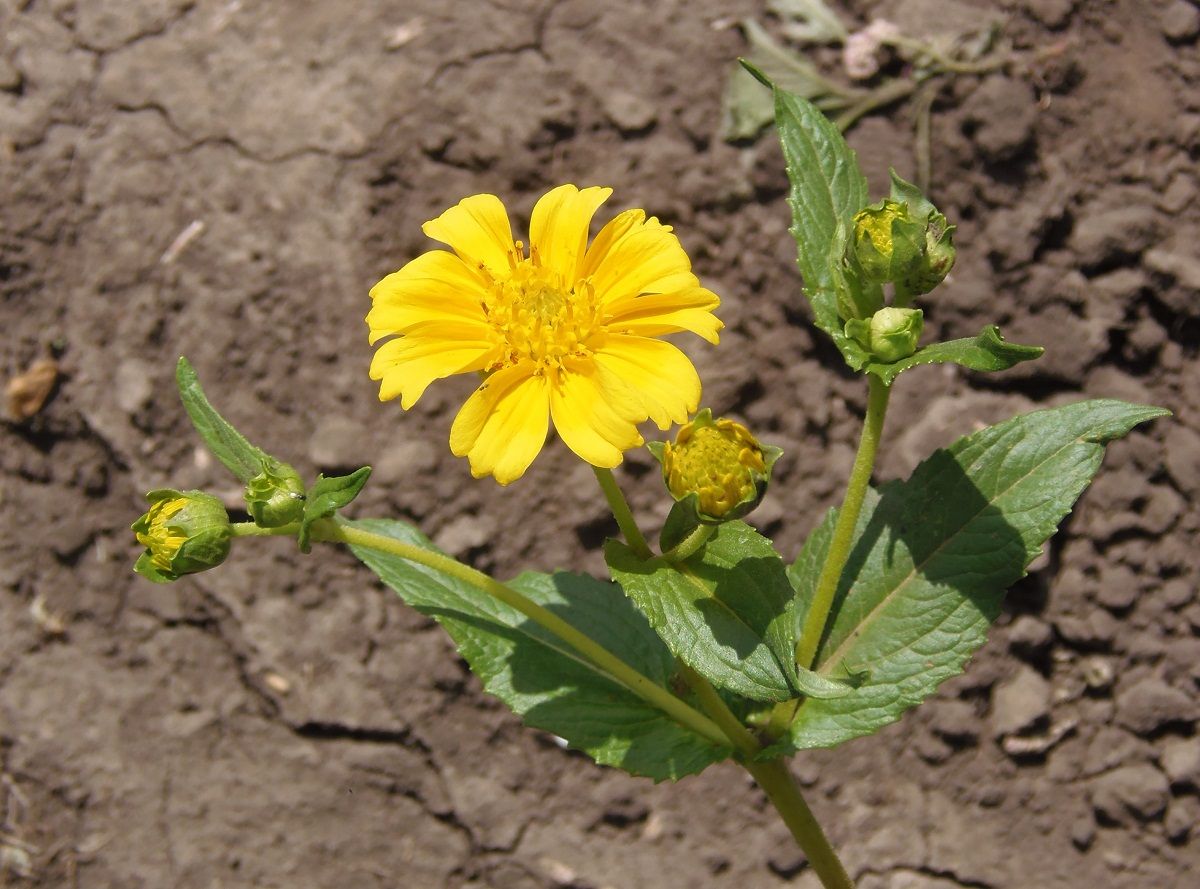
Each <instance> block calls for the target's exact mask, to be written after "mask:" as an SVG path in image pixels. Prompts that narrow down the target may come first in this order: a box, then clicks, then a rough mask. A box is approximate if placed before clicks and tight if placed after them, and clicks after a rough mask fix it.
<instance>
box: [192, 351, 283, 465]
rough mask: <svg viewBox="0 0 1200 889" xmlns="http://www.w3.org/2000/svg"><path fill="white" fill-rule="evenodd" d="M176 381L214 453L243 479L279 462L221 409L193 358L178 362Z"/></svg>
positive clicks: (196, 424)
mask: <svg viewBox="0 0 1200 889" xmlns="http://www.w3.org/2000/svg"><path fill="white" fill-rule="evenodd" d="M175 382H176V384H177V385H178V386H179V397H180V398H181V399H182V400H183V407H184V409H185V410H186V411H187V413H188V416H189V417H191V418H192V425H193V426H195V427H196V431H197V432H199V433H200V437H201V438H203V439H204V442H205V444H207V445H208V448H209V450H211V451H212V453H213V456H214V457H216V458H217V459H218V460H220V461H221V462H222V463H223V464H225V467H226V468H227V469H228V470H229V471H230V472H232V473H233V474H234V475H236V476H237V477H238V478H239V479H241V480H242V481H243V482H248V481H250V479H252V478H254V476H256V475H258V474H259V473H260V472H262V471H263V468H264V467H266V466H271V465H274V464H275V463H277V462H278V461H277V460H275V458H274V457H272V456H270V455H269V454H267V453H266V452H264V451H262V450H260V449H259V448H256V447H255V446H254V445H252V444H250V442H248V441H246V438H245V437H244V436H243V435H242V434H241V433H240V432H238V431H237V430H236V429H234V428H233V426H231V425H230V423H229V421H228V420H226V419H225V418H224V417H222V416H221V415H220V414H219V413H217V410H216V408H214V407H213V406H212V404H210V403H209V400H208V398H207V397H206V396H205V394H204V389H202V388H201V386H200V378H199V377H198V376H196V371H195V369H194V368H193V367H192V365H191V362H189V361H188V360H187V359H186V358H183V357H181V358H180V359H179V363H178V364H176V365H175Z"/></svg>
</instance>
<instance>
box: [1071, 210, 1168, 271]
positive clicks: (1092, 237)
mask: <svg viewBox="0 0 1200 889" xmlns="http://www.w3.org/2000/svg"><path fill="white" fill-rule="evenodd" d="M1157 236H1158V212H1157V211H1156V210H1155V209H1154V208H1153V207H1150V206H1146V205H1145V204H1144V203H1140V204H1138V203H1135V204H1126V205H1123V206H1119V207H1114V208H1112V209H1110V210H1096V209H1085V210H1084V211H1083V212H1082V213H1080V216H1079V222H1078V224H1077V225H1076V226H1075V229H1074V231H1072V232H1071V238H1070V246H1071V248H1072V249H1073V250H1074V251H1075V252H1076V253H1078V254H1079V262H1080V263H1081V264H1082V265H1083V266H1085V267H1090V268H1095V267H1097V266H1103V265H1111V264H1116V263H1117V262H1119V261H1120V260H1123V259H1129V258H1130V257H1133V256H1136V255H1138V254H1139V253H1141V252H1142V251H1143V250H1145V249H1146V248H1147V247H1149V246H1150V244H1151V243H1152V242H1153V241H1154V240H1155V238H1156V237H1157Z"/></svg>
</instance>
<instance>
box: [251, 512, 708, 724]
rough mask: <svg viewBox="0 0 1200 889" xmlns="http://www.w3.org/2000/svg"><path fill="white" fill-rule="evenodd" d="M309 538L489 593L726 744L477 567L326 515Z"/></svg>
mask: <svg viewBox="0 0 1200 889" xmlns="http://www.w3.org/2000/svg"><path fill="white" fill-rule="evenodd" d="M271 530H272V533H276V534H278V533H287V532H286V531H285V530H284V529H278V528H276V529H271ZM312 538H313V540H323V541H326V542H329V543H344V544H347V545H349V546H358V547H364V548H366V549H373V550H377V551H379V552H383V553H387V554H389V555H393V556H397V557H399V558H401V559H406V560H408V561H410V562H416V563H417V564H420V565H425V566H427V567H429V568H433V569H434V570H435V571H440V572H441V573H443V574H446V575H448V576H450V577H453V578H455V579H457V580H461V581H463V582H464V583H468V584H470V585H471V586H473V587H475V588H476V589H478V590H481V591H482V592H484V593H487V594H488V595H489V596H493V597H494V598H496V599H498V600H499V601H501V602H503V603H504V604H505V605H508V606H509V607H510V608H513V609H515V610H516V611H519V612H520V613H521V614H523V615H525V616H526V617H527V618H529V619H530V620H532V621H533V622H534V623H536V624H538V625H539V626H542V627H544V628H545V629H546V630H548V631H550V632H551V633H553V634H554V635H555V636H557V637H558V638H559V639H562V640H563V641H564V642H566V643H567V644H568V645H570V646H571V647H572V648H574V649H575V650H576V651H577V652H579V653H580V654H581V655H583V656H584V657H585V658H586V659H587V660H589V661H590V662H591V663H592V664H594V665H595V666H596V667H598V668H599V669H600V670H601V671H603V672H604V673H606V674H608V675H609V676H610V677H612V678H613V679H614V680H615V681H617V682H618V683H620V684H621V685H623V686H624V687H625V688H627V689H629V691H631V692H633V694H635V695H637V696H638V697H639V698H641V699H642V700H643V701H645V702H646V703H648V704H651V705H652V706H654V707H657V708H658V709H660V710H662V711H663V712H664V713H666V714H667V715H668V716H670V717H671V718H672V719H674V720H675V721H676V722H678V723H679V724H680V725H682V726H684V727H685V728H688V729H691V730H692V731H694V732H695V733H696V734H698V735H700V736H701V737H703V738H705V739H707V740H709V741H711V742H712V743H714V744H718V745H720V746H722V747H727V746H729V741H728V740H727V739H726V736H725V733H724V732H722V731H721V729H720V728H719V727H718V726H717V725H716V723H714V722H713V721H712V720H711V719H709V718H708V717H707V716H705V715H704V714H703V713H700V712H699V711H698V710H696V709H694V708H692V707H690V706H689V705H688V704H686V703H685V702H684V701H682V700H680V699H679V698H677V697H675V695H673V694H671V693H670V692H669V691H667V690H666V689H665V688H663V687H662V686H661V685H658V684H657V683H655V682H654V681H653V680H651V679H650V678H648V677H647V676H644V675H642V674H641V673H639V672H638V671H637V670H635V669H633V667H631V666H629V665H628V664H627V663H625V662H624V661H623V660H621V659H620V658H619V657H617V656H616V655H614V654H613V653H612V652H610V651H609V650H608V649H606V648H604V647H603V646H602V645H600V644H599V643H597V642H595V641H594V640H593V639H591V638H589V637H588V636H586V635H584V634H583V633H581V632H580V631H579V630H577V629H575V627H573V626H571V625H570V624H569V623H567V622H566V621H565V620H563V619H562V618H561V617H559V616H558V615H556V614H554V613H553V612H551V611H548V610H547V609H545V608H543V607H542V606H541V605H538V604H537V603H536V602H534V601H533V600H532V599H530V598H528V597H527V596H525V595H524V594H523V593H520V592H518V591H517V590H514V589H513V588H512V587H510V586H506V585H504V584H502V583H500V582H499V581H497V580H493V579H492V578H491V577H489V576H488V575H486V574H484V573H483V572H482V571H477V570H475V569H474V568H471V567H469V566H467V565H464V564H462V563H461V562H456V561H455V560H454V559H451V558H450V557H448V556H444V555H442V554H441V553H436V552H431V551H430V550H427V549H422V548H421V547H419V546H413V545H412V544H408V543H405V542H404V541H401V540H396V539H395V538H394V537H388V536H386V535H383V534H374V533H371V532H370V531H364V530H362V529H360V528H354V527H352V526H349V525H341V524H338V523H336V522H333V521H332V520H330V519H321V520H319V521H317V522H314V523H313V525H312Z"/></svg>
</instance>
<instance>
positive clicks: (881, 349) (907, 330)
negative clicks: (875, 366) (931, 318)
mask: <svg viewBox="0 0 1200 889" xmlns="http://www.w3.org/2000/svg"><path fill="white" fill-rule="evenodd" d="M924 329H925V316H924V314H923V313H922V312H921V310H920V309H898V308H895V307H894V306H887V307H886V308H882V309H880V310H879V311H878V312H876V313H875V314H874V315H872V316H871V318H870V320H867V321H864V320H859V319H857V318H852V319H850V320H849V321H847V322H846V335H847V336H851V337H853V338H854V339H855V341H856V342H857V343H858V344H859V345H860V346H862V347H863V348H864V349H866V350H867V351H868V352H870V353H871V357H872V358H875V359H876V360H878V361H881V362H883V363H884V364H890V363H892V362H894V361H899V360H900V359H901V358H907V357H908V356H909V355H911V354H913V352H915V351H917V343H918V342H919V341H920V339H921V331H922V330H924Z"/></svg>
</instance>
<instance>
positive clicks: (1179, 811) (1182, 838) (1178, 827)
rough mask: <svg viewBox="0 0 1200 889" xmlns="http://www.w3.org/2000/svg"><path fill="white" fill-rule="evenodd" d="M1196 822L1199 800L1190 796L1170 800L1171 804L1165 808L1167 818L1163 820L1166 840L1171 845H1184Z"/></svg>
mask: <svg viewBox="0 0 1200 889" xmlns="http://www.w3.org/2000/svg"><path fill="white" fill-rule="evenodd" d="M1198 821H1200V800H1197V799H1196V798H1195V797H1191V796H1183V797H1177V798H1176V799H1173V800H1171V804H1170V805H1169V806H1167V816H1166V818H1164V819H1163V828H1164V829H1165V830H1166V833H1167V839H1168V840H1170V841H1171V842H1172V843H1186V842H1187V841H1188V838H1189V837H1190V836H1191V833H1192V829H1193V828H1194V827H1195V826H1196V822H1198Z"/></svg>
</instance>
